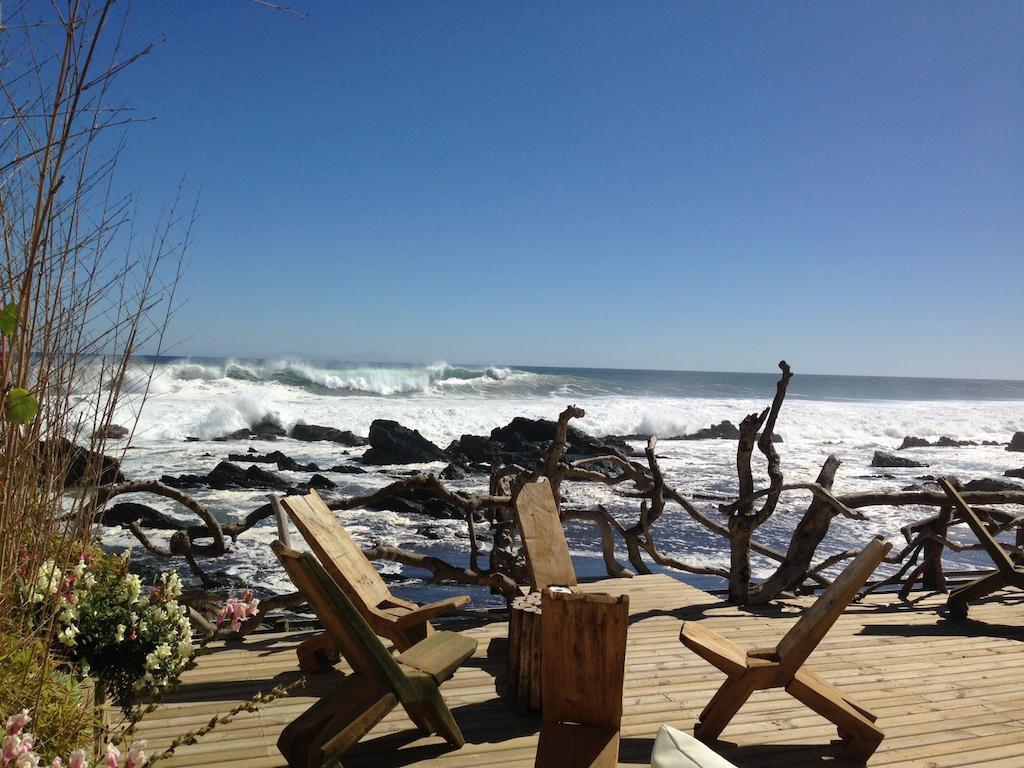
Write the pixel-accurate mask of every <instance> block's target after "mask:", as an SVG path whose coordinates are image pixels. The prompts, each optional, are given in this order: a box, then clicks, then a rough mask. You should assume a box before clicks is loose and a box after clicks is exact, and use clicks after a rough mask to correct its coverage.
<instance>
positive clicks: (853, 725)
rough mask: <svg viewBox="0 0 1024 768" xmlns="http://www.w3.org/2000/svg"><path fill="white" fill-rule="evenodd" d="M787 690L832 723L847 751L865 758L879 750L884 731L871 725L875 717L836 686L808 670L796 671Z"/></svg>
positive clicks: (854, 755)
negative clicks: (848, 698) (850, 699)
mask: <svg viewBox="0 0 1024 768" xmlns="http://www.w3.org/2000/svg"><path fill="white" fill-rule="evenodd" d="M786 691H787V692H788V693H789V694H790V695H791V696H792V697H793V698H795V699H796V700H797V701H799V702H801V703H803V704H805V705H806V706H807V707H809V708H810V709H812V710H814V711H815V712H817V713H818V714H819V715H821V716H822V717H824V718H825V719H826V720H829V721H830V722H832V723H834V724H835V725H836V727H837V728H838V730H839V737H840V738H841V739H842V740H843V741H844V742H845V749H846V752H847V754H848V755H849V756H850V757H852V758H854V759H856V760H867V759H868V758H869V757H871V755H872V754H873V753H874V751H875V750H876V749H878V745H879V744H881V743H882V739H884V738H885V734H884V733H883V732H882V730H881V729H880V728H879V727H878V726H876V725H875V724H874V722H873V721H874V716H873V715H870V713H866V711H864V710H861V708H860V707H858V706H856V705H855V704H851V703H850V702H849V701H847V699H846V697H845V696H843V694H842V693H841V692H840V691H839V690H838V689H837V688H835V687H833V686H832V685H830V684H829V683H827V682H825V681H824V680H822V679H821V678H820V677H818V676H817V675H816V674H814V673H813V672H811V671H810V670H806V671H805V670H798V671H797V673H796V674H795V675H794V676H793V679H792V680H791V681H790V682H789V684H788V685H787V686H786Z"/></svg>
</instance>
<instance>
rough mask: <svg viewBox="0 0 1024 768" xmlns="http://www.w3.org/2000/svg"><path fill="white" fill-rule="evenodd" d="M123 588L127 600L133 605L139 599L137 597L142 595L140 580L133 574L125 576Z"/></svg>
mask: <svg viewBox="0 0 1024 768" xmlns="http://www.w3.org/2000/svg"><path fill="white" fill-rule="evenodd" d="M124 588H125V591H126V592H127V593H128V600H129V601H130V602H133V603H134V602H135V601H137V600H138V599H139V595H141V594H142V580H141V579H140V578H139V577H138V576H136V575H135V574H134V573H129V574H126V575H125V577H124Z"/></svg>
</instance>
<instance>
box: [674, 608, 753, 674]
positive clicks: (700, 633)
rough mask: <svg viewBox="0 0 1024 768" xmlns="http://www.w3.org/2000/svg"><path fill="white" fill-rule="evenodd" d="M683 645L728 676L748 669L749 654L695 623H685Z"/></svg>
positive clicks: (682, 636) (681, 632)
mask: <svg viewBox="0 0 1024 768" xmlns="http://www.w3.org/2000/svg"><path fill="white" fill-rule="evenodd" d="M679 639H680V640H681V641H682V643H683V645H685V646H686V647H687V648H689V649H690V650H691V651H693V652H694V653H696V654H697V655H698V656H700V657H701V658H702V659H704V660H705V661H709V662H711V663H712V664H714V665H715V666H716V667H718V668H719V669H720V670H722V671H723V672H725V673H726V674H727V675H738V674H740V673H741V672H743V671H744V670H746V668H747V653H746V651H744V650H743V649H742V648H740V647H739V646H738V645H736V643H734V642H733V641H732V640H729V639H727V638H725V637H722V636H721V635H720V634H718V633H717V632H715V631H713V630H710V629H707V628H705V627H703V626H701V625H700V624H698V623H697V622H695V621H684V622H683V628H682V629H681V630H680V631H679Z"/></svg>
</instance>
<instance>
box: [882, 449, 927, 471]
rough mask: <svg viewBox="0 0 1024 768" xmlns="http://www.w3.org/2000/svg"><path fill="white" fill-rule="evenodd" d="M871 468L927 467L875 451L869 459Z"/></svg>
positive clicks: (910, 460)
mask: <svg viewBox="0 0 1024 768" xmlns="http://www.w3.org/2000/svg"><path fill="white" fill-rule="evenodd" d="M871 466H872V467H927V466H928V465H927V464H925V463H923V462H920V461H914V460H913V459H907V458H904V457H903V456H894V455H893V454H891V453H885V451H875V455H874V456H873V457H872V458H871Z"/></svg>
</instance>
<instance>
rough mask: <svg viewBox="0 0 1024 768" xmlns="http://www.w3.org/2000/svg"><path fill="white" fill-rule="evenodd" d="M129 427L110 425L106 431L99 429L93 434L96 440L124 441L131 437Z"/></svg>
mask: <svg viewBox="0 0 1024 768" xmlns="http://www.w3.org/2000/svg"><path fill="white" fill-rule="evenodd" d="M129 434H130V433H129V430H128V427H122V426H121V425H120V424H110V425H108V426H107V428H106V429H97V430H96V431H95V432H93V433H92V437H93V439H94V440H100V439H105V440H124V439H125V438H126V437H128V435H129Z"/></svg>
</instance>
